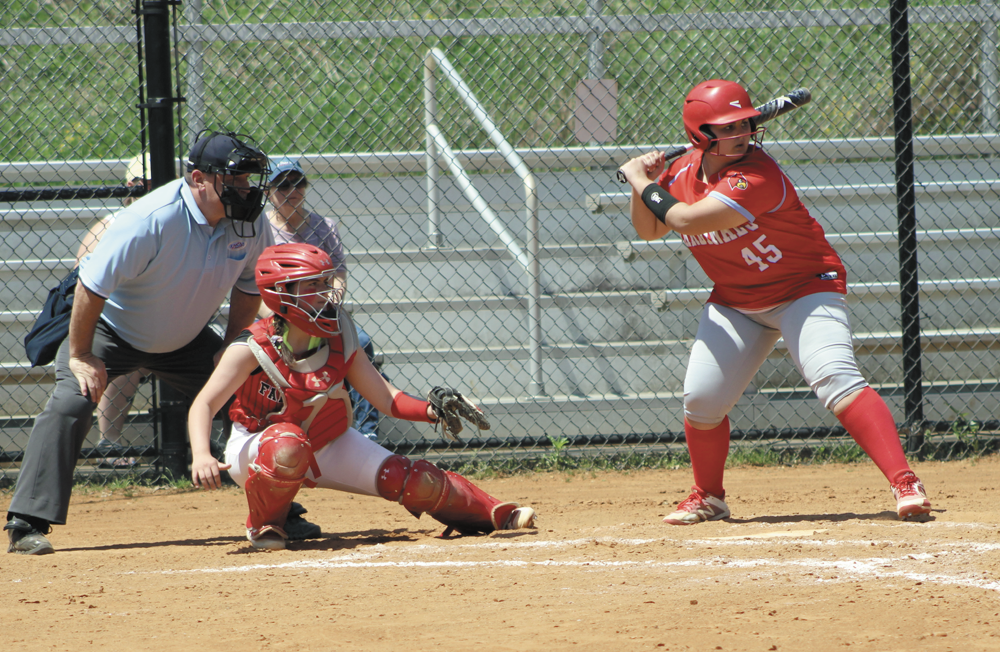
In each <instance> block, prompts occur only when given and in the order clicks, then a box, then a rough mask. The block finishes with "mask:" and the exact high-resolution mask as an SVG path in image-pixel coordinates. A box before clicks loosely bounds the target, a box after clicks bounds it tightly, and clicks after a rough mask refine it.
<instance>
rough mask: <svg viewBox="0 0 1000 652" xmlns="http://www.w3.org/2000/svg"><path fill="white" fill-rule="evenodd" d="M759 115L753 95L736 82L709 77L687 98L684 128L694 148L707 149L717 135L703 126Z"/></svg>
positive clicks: (722, 123)
mask: <svg viewBox="0 0 1000 652" xmlns="http://www.w3.org/2000/svg"><path fill="white" fill-rule="evenodd" d="M759 115H760V111H758V110H757V109H755V108H753V104H751V103H750V96H749V95H748V94H747V92H746V90H745V89H744V88H743V87H742V86H740V85H739V84H737V83H736V82H731V81H725V80H724V79H710V80H708V81H705V82H702V83H700V84H698V85H697V86H695V87H694V88H692V89H691V92H690V93H688V96H687V97H686V98H684V131H685V132H687V137H688V140H690V141H691V144H692V145H694V147H695V149H700V150H707V149H708V148H709V147H710V146H711V145H712V140H713V139H714V138H715V136H713V135H712V133H711V131H708V132H707V133H706V130H705V129H704V127H706V126H711V125H724V124H729V123H730V122H736V121H737V120H744V119H746V118H750V119H751V126H752V128H753V129H754V131H756V126H754V125H753V118H756V117H757V116H759Z"/></svg>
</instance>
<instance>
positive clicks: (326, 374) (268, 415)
mask: <svg viewBox="0 0 1000 652" xmlns="http://www.w3.org/2000/svg"><path fill="white" fill-rule="evenodd" d="M267 321H268V320H262V321H259V322H257V323H256V324H254V325H253V326H251V327H250V333H251V335H252V337H251V339H250V341H249V342H248V344H249V346H250V350H251V351H252V352H253V354H254V356H255V357H256V358H257V361H258V362H259V363H260V367H261V371H260V372H259V373H257V372H255V373H254V374H253V375H251V377H250V378H249V379H248V380H247V382H246V383H244V385H243V387H241V388H240V390H239V391H238V392H237V400H236V401H235V402H234V404H233V408H232V410H231V413H232V415H233V418H234V420H237V421H239V422H240V423H242V424H243V425H244V426H246V427H247V429H248V430H250V431H251V432H258V431H259V430H261V429H263V428H265V427H267V426H268V425H270V424H274V423H292V424H295V425H298V426H299V427H301V428H302V430H303V431H305V433H306V434H307V435H308V437H309V442H310V444H311V445H312V449H313V450H319V449H320V448H322V447H323V446H325V445H326V444H328V443H330V442H331V441H333V440H334V439H336V438H337V437H339V436H340V435H342V434H343V433H344V432H346V431H347V429H348V428H350V427H351V424H352V420H353V414H352V409H351V400H350V397H349V395H348V392H347V388H346V387H345V386H344V377H345V376H346V375H347V370H348V369H350V365H351V363H353V361H354V355H355V354H356V353H357V351H358V339H357V332H356V331H355V330H354V324H353V322H351V321H350V318H349V317H347V315H346V313H344V314H343V315H341V325H342V330H343V332H342V334H341V335H339V336H333V337H331V338H329V339H327V340H326V344H325V345H324V346H322V347H320V349H319V350H318V351H317V352H316V353H314V354H313V355H311V356H309V357H308V358H306V359H304V360H300V361H297V362H295V363H293V364H292V365H291V366H289V365H288V363H286V362H285V361H284V360H283V359H282V357H281V354H280V353H279V352H278V349H277V348H276V346H275V344H276V340H275V339H272V337H273V336H269V335H268V332H270V331H271V328H270V325H269V324H267V323H265V322H267Z"/></svg>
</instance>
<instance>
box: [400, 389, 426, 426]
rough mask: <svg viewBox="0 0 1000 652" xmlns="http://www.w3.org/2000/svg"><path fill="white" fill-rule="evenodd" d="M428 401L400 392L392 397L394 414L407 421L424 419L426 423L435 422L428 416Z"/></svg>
mask: <svg viewBox="0 0 1000 652" xmlns="http://www.w3.org/2000/svg"><path fill="white" fill-rule="evenodd" d="M427 406H428V403H427V401H422V400H420V399H419V398H413V397H412V396H410V395H409V394H406V393H404V392H400V393H399V394H396V397H395V398H394V399H392V413H391V414H392V416H394V417H396V418H397V419H406V420H407V421H422V422H424V423H435V422H434V421H433V420H431V419H428V418H427Z"/></svg>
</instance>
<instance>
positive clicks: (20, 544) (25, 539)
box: [3, 515, 55, 555]
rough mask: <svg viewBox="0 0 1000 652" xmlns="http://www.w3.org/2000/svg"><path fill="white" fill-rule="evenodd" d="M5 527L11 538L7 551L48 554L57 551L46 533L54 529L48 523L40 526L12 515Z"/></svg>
mask: <svg viewBox="0 0 1000 652" xmlns="http://www.w3.org/2000/svg"><path fill="white" fill-rule="evenodd" d="M3 529H5V530H7V538H8V539H9V540H10V544H9V545H8V546H7V552H13V553H17V554H19V555H48V554H50V553H53V552H55V548H53V547H52V544H51V543H49V540H48V539H46V538H45V535H46V534H48V533H49V532H51V531H52V528H51V527H50V526H49V525H48V524H46V525H45V527H42V528H39V527H36V526H34V525H32V524H31V523H29V522H28V521H26V520H24V519H23V518H18V517H16V516H13V515H12V516H11V517H10V520H8V521H7V525H5V526H3ZM43 530H44V531H43Z"/></svg>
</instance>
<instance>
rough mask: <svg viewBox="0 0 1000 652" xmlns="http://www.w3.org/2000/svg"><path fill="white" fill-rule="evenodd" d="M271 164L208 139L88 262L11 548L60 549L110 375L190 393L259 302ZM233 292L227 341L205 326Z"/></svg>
mask: <svg viewBox="0 0 1000 652" xmlns="http://www.w3.org/2000/svg"><path fill="white" fill-rule="evenodd" d="M267 174H268V160H267V157H266V156H265V155H264V153H263V152H261V151H260V150H259V149H258V148H257V147H256V146H254V145H253V144H251V143H250V142H249V139H248V138H247V137H245V136H239V135H236V134H232V133H220V132H209V133H205V134H203V135H202V136H201V137H200V138H198V139H197V141H196V142H195V144H194V146H193V147H192V148H191V151H190V153H189V154H188V161H187V169H186V171H185V175H184V179H177V180H174V181H171V182H169V183H167V184H165V185H163V186H161V187H160V188H158V189H157V190H155V191H153V192H152V193H150V194H149V195H147V196H146V197H143V198H142V199H141V200H139V201H137V202H135V203H133V204H132V205H131V206H129V207H127V208H125V209H124V210H123V211H122V212H121V213H120V214H119V215H118V217H117V219H115V221H114V223H113V224H112V225H111V227H110V228H109V229H108V231H107V232H106V233H105V235H104V237H103V238H102V239H101V241H100V243H98V245H97V248H96V249H95V250H94V252H93V253H92V254H91V255H90V256H88V257H87V258H85V259H84V260H83V261H82V262H81V265H80V281H79V284H78V285H77V289H76V298H75V301H74V305H73V314H72V317H71V320H70V329H69V337H68V338H67V339H66V341H64V342H63V344H62V346H61V347H60V348H59V353H58V354H57V355H56V361H55V365H56V386H55V390H54V391H53V393H52V396H51V397H50V398H49V401H48V403H47V405H46V406H45V410H44V411H43V412H42V413H41V414H40V415H39V416H38V418H37V419H36V420H35V426H34V428H32V431H31V438H30V439H29V441H28V447H27V449H26V450H25V455H24V462H23V463H22V465H21V472H20V475H19V477H18V479H17V486H16V488H15V490H14V497H13V499H12V500H11V503H10V507H9V511H8V513H7V525H6V526H4V530H6V531H7V534H8V537H9V540H10V546H9V548H8V552H15V553H20V554H27V555H42V554H47V553H50V552H53V548H52V545H51V544H50V543H49V541H48V539H46V537H45V535H46V534H48V533H49V532H50V531H51V527H50V525H51V524H53V523H55V524H60V525H61V524H65V523H66V513H67V511H68V510H69V499H70V491H71V489H72V486H73V469H74V467H75V466H76V460H77V458H78V457H79V455H80V449H81V448H82V446H83V442H84V439H85V438H86V436H87V433H88V432H89V431H90V427H91V422H92V419H93V414H94V409H95V407H96V406H97V401H98V400H100V397H101V394H102V393H103V392H104V388H105V387H106V386H107V383H108V379H109V378H114V377H115V376H120V375H123V374H129V373H131V372H132V371H135V370H136V369H139V368H141V367H145V368H146V369H149V370H150V371H152V372H153V373H154V374H156V376H157V377H159V378H160V379H162V380H163V381H164V382H166V383H168V384H169V385H171V386H172V387H174V388H176V389H177V390H178V391H180V392H181V393H183V394H184V395H186V396H188V397H191V398H193V397H194V396H195V395H197V393H198V391H199V390H200V389H201V387H202V385H204V384H205V381H206V380H207V379H208V377H209V376H210V375H211V373H212V370H213V368H214V360H216V359H217V355H216V354H218V353H220V352H221V350H222V348H223V346H224V344H228V343H229V342H230V341H232V340H233V339H234V338H235V337H236V336H237V335H238V334H239V333H240V332H241V331H242V330H243V329H245V328H246V327H247V326H249V325H250V324H251V323H252V322H253V320H254V316H255V315H256V314H257V309H258V308H259V307H260V294H259V292H258V290H257V286H256V284H255V283H254V266H255V265H256V263H257V257H258V256H259V255H260V253H261V252H262V251H263V250H264V249H265V248H266V247H268V246H269V245H271V244H273V240H272V236H271V230H270V228H269V227H268V225H267V222H266V221H264V220H263V218H261V217H260V215H261V211H262V209H263V208H264V202H265V198H266V196H265V195H266V193H265V191H264V180H265V179H266V178H267ZM227 293H229V295H230V302H231V306H232V308H231V310H230V313H229V323H228V327H227V329H226V336H225V341H223V340H222V339H220V338H219V336H218V335H217V334H216V333H215V332H214V331H212V329H211V328H209V327H208V323H209V320H210V319H211V318H212V315H213V314H215V311H216V310H217V309H218V308H219V306H220V305H221V304H222V301H223V300H224V299H225V297H226V294H227Z"/></svg>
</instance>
